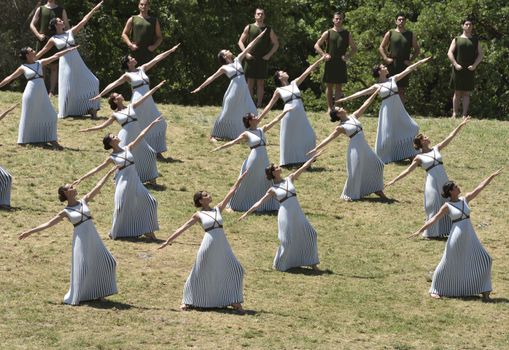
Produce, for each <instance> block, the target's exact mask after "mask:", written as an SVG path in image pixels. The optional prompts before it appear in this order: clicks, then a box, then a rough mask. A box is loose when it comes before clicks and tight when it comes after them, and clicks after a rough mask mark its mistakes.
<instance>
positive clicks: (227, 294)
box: [182, 207, 244, 308]
mask: <svg viewBox="0 0 509 350" xmlns="http://www.w3.org/2000/svg"><path fill="white" fill-rule="evenodd" d="M198 215H199V217H200V222H201V225H202V226H203V229H204V230H205V236H204V237H203V240H202V242H201V245H200V249H198V253H197V254H196V261H195V262H194V265H193V269H192V270H191V273H190V274H189V277H188V278H187V280H186V284H185V285H184V296H183V298H182V304H185V305H192V306H195V307H203V308H215V307H225V306H229V305H232V304H237V303H238V304H240V303H242V302H243V301H244V297H243V286H242V282H243V279H244V269H243V268H242V266H241V265H240V263H239V261H238V260H237V258H236V257H235V255H234V254H233V251H232V248H231V247H230V244H229V243H228V240H227V239H226V236H225V234H224V231H223V218H222V217H221V213H220V211H219V209H218V208H217V207H215V208H213V209H212V210H210V211H205V210H202V211H200V212H198Z"/></svg>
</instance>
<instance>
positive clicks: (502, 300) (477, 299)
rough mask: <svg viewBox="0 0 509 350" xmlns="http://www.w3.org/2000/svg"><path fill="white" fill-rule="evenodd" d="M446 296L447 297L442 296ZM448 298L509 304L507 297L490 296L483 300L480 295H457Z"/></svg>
mask: <svg viewBox="0 0 509 350" xmlns="http://www.w3.org/2000/svg"><path fill="white" fill-rule="evenodd" d="M443 298H447V297H443ZM448 299H459V300H463V301H480V302H483V303H487V304H509V299H507V298H490V299H488V300H484V299H483V298H482V297H480V296H478V295H473V296H470V297H457V298H448Z"/></svg>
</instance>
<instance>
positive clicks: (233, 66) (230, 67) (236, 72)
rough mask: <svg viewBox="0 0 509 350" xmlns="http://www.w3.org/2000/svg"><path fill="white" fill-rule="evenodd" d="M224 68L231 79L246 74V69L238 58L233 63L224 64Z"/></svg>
mask: <svg viewBox="0 0 509 350" xmlns="http://www.w3.org/2000/svg"><path fill="white" fill-rule="evenodd" d="M223 69H224V71H225V74H226V76H227V77H228V78H229V79H233V78H236V77H239V76H241V75H244V69H243V68H242V65H241V64H240V62H239V59H238V58H235V59H234V60H233V63H229V64H225V65H223Z"/></svg>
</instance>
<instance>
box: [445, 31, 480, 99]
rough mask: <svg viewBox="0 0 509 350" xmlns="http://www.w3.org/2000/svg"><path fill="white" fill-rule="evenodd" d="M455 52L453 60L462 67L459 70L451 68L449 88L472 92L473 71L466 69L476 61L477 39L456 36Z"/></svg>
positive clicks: (474, 37)
mask: <svg viewBox="0 0 509 350" xmlns="http://www.w3.org/2000/svg"><path fill="white" fill-rule="evenodd" d="M454 40H455V41H456V50H454V58H455V59H456V62H458V64H459V65H461V66H462V67H463V69H461V70H456V68H454V67H452V74H451V84H450V85H451V88H453V89H454V90H456V91H472V90H474V73H475V70H474V71H471V70H469V69H467V67H468V66H470V65H472V64H474V62H475V60H476V59H477V55H478V54H479V53H478V52H477V47H478V45H479V38H478V37H476V36H472V37H470V38H465V37H462V36H457V37H456V38H455V39H454Z"/></svg>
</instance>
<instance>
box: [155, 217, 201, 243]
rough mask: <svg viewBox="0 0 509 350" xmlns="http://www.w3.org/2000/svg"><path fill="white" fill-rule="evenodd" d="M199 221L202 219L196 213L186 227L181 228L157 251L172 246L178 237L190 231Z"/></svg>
mask: <svg viewBox="0 0 509 350" xmlns="http://www.w3.org/2000/svg"><path fill="white" fill-rule="evenodd" d="M198 220H200V217H199V216H198V213H194V214H193V216H192V217H191V219H189V220H188V221H187V222H186V223H185V224H184V225H182V226H180V227H179V228H178V229H177V230H176V231H175V232H174V233H173V234H172V235H171V236H170V237H168V239H167V240H166V241H165V242H164V243H163V244H161V245H160V246H159V247H158V248H157V249H163V248H164V247H166V246H167V245H169V244H171V242H173V241H174V240H175V239H176V238H177V237H178V236H180V235H181V234H182V233H184V231H186V230H187V229H189V228H190V227H191V226H193V225H194V224H195V223H196V222H197V221H198Z"/></svg>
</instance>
